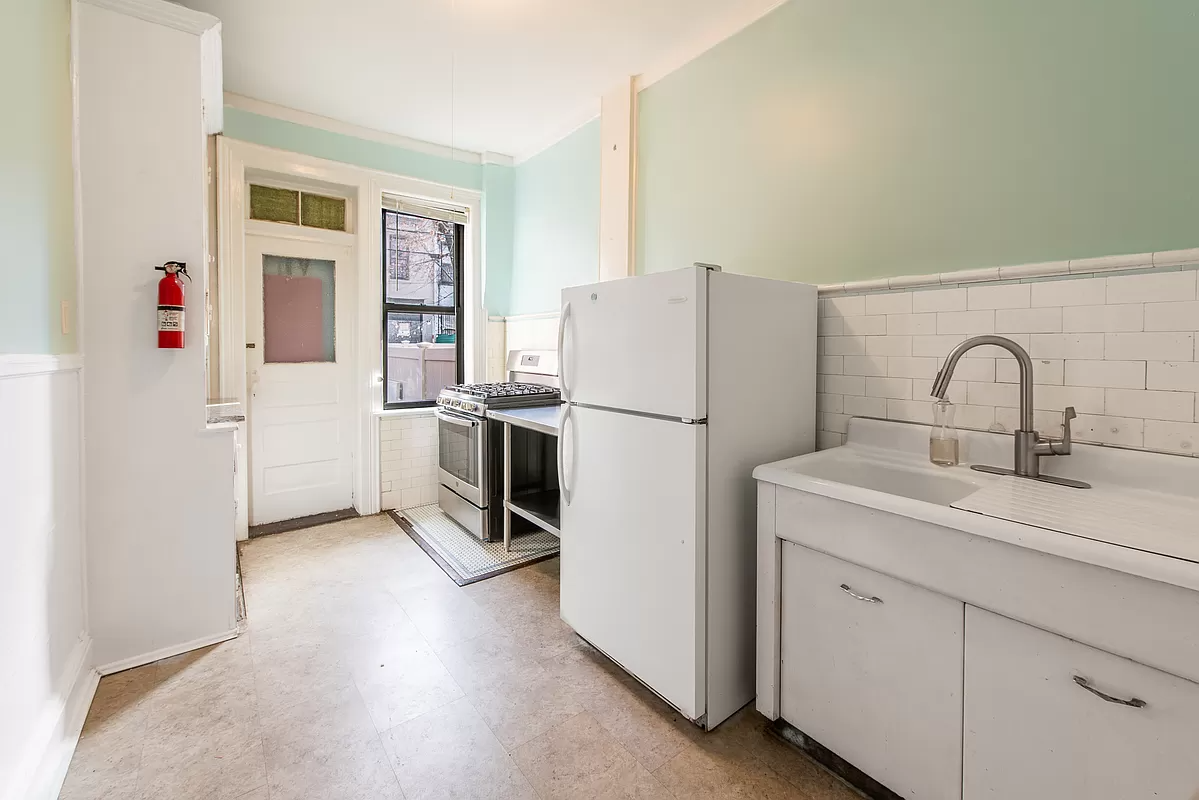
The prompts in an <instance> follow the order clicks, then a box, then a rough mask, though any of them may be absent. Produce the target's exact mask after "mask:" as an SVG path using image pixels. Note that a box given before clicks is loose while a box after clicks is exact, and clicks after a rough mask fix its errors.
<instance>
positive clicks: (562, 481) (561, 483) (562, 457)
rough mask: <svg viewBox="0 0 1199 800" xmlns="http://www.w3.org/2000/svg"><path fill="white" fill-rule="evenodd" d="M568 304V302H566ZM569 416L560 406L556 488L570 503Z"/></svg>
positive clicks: (565, 501)
mask: <svg viewBox="0 0 1199 800" xmlns="http://www.w3.org/2000/svg"><path fill="white" fill-rule="evenodd" d="M567 305H569V304H567ZM569 416H570V406H569V405H563V406H562V416H561V417H560V418H559V419H558V489H559V493H560V494H561V496H562V502H563V503H564V504H566V505H570V487H569V486H568V485H567V483H566V470H565V469H564V467H565V465H566V419H567V417H569Z"/></svg>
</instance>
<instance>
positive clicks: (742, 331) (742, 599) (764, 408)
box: [558, 265, 816, 729]
mask: <svg viewBox="0 0 1199 800" xmlns="http://www.w3.org/2000/svg"><path fill="white" fill-rule="evenodd" d="M558 339H559V341H558V349H559V353H560V363H559V373H560V382H561V388H562V395H563V400H564V401H565V402H566V404H567V405H566V409H565V412H564V413H563V416H562V422H561V428H560V430H559V439H558V447H559V454H558V455H559V474H560V476H561V485H562V500H561V531H562V584H561V592H562V595H561V609H562V619H563V620H565V621H566V622H567V624H569V625H570V626H571V627H572V628H574V630H575V631H576V632H577V633H578V634H579V635H580V636H581V637H582V638H583V639H585V640H587V641H588V642H590V643H591V644H592V645H594V646H595V647H596V648H597V649H599V650H600V651H602V652H603V653H605V654H606V655H607V656H608V657H609V658H611V659H612V660H613V661H615V662H616V663H618V664H620V665H621V667H623V668H624V669H625V670H626V671H628V672H629V673H630V674H632V675H633V676H635V677H636V678H637V679H639V680H640V681H641V682H642V683H644V684H645V685H646V686H648V687H649V688H650V689H652V690H653V691H654V692H656V693H657V694H658V695H659V696H661V697H662V698H664V699H665V700H666V701H667V702H669V703H670V704H671V705H672V706H674V707H675V708H677V709H678V710H679V711H681V712H682V713H683V714H685V715H686V716H687V717H688V718H689V719H691V720H694V721H695V722H697V723H699V724H701V725H704V726H705V727H707V728H709V729H711V728H714V727H716V726H717V725H719V724H720V723H721V722H723V721H724V720H725V719H727V718H728V717H729V716H730V715H731V714H733V712H735V711H736V710H737V709H739V708H741V707H742V706H743V705H745V704H746V703H748V702H750V701H751V700H753V697H754V641H755V594H754V588H755V564H756V556H755V546H756V523H755V520H756V509H755V506H756V492H755V487H754V481H753V479H752V477H751V473H752V471H753V468H754V467H756V466H757V465H759V464H764V463H767V462H770V461H775V460H778V459H781V458H784V457H787V456H793V455H799V454H802V453H807V452H811V451H812V450H813V449H814V446H815V435H816V434H815V428H816V425H815V423H816V287H814V286H809V285H806V284H800V283H790V282H784V281H772V280H766V279H762V278H753V277H748V276H744V275H734V274H730V273H727V272H721V271H719V269H718V268H709V267H703V266H698V265H697V266H696V267H691V268H687V269H681V270H677V271H674V272H664V273H655V274H651V275H644V276H638V277H633V278H626V279H622V280H616V281H609V282H605V283H597V284H593V285H590V286H578V287H574V288H570V289H565V290H563V292H562V309H561V319H560V323H559V331H558Z"/></svg>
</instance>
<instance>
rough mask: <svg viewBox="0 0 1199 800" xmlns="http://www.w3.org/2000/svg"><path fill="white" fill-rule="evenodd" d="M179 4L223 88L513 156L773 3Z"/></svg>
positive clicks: (351, 0) (356, 0) (282, 0)
mask: <svg viewBox="0 0 1199 800" xmlns="http://www.w3.org/2000/svg"><path fill="white" fill-rule="evenodd" d="M182 2H183V4H184V5H186V6H188V7H190V8H194V9H198V10H201V11H207V12H208V13H210V14H213V15H215V16H217V17H219V18H220V19H221V20H222V21H223V22H224V26H223V27H224V49H225V89H226V90H227V91H230V92H235V93H237V94H241V95H246V96H248V97H252V98H255V99H258V100H265V101H267V102H271V103H276V104H279V105H283V106H288V107H290V108H294V109H298V110H300V111H307V112H309V113H313V114H319V115H322V116H326V117H331V118H333V119H336V120H341V121H343V122H348V123H351V124H354V125H360V126H363V127H367V128H373V129H376V130H379V131H384V132H387V133H392V134H398V135H401V136H407V137H411V138H415V139H422V140H425V141H428V142H434V143H437V144H442V145H451V144H452V145H454V146H456V147H459V148H463V149H466V150H473V151H476V152H483V151H492V152H496V153H504V154H507V155H511V156H515V157H517V158H521V157H525V156H528V155H530V154H532V153H535V152H537V151H538V150H541V149H542V148H544V147H546V146H547V145H549V144H552V143H553V142H554V141H556V140H557V139H558V138H560V137H561V136H563V135H565V134H567V133H569V132H570V131H571V130H573V129H574V128H575V127H577V126H578V125H580V124H582V123H583V122H585V121H587V120H588V119H590V118H591V117H593V116H594V115H595V114H597V113H598V112H599V101H598V98H599V96H600V95H601V94H602V93H603V92H605V91H606V90H608V89H610V88H612V87H613V86H615V85H617V84H618V83H619V82H620V80H621V79H622V78H623V77H624V76H627V75H636V74H645V75H646V76H647V77H648V78H649V79H651V80H652V79H656V78H657V77H661V75H662V74H663V73H664V72H667V71H669V70H671V69H673V68H675V67H677V66H678V65H680V64H682V63H683V62H685V61H686V60H689V59H690V58H692V57H694V56H695V55H697V54H698V53H700V52H702V51H703V50H705V49H707V48H708V47H710V46H711V45H712V44H715V43H716V42H718V41H720V40H721V39H724V38H726V37H727V36H729V35H730V34H732V33H733V32H735V31H737V30H739V29H740V28H742V27H744V26H745V25H747V24H749V23H750V22H752V21H753V20H755V19H757V18H759V17H760V16H762V15H763V14H765V13H766V12H767V11H769V10H770V9H771V8H773V7H775V6H777V5H778V4H779V2H780V0H182ZM451 63H452V64H453V80H452V82H451ZM451 85H452V86H453V97H454V103H453V124H452V125H451V103H450V93H451ZM451 138H452V140H453V141H452V142H451Z"/></svg>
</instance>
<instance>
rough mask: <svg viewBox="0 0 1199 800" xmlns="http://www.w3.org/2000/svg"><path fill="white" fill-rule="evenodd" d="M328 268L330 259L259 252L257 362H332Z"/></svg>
mask: <svg viewBox="0 0 1199 800" xmlns="http://www.w3.org/2000/svg"><path fill="white" fill-rule="evenodd" d="M333 270H334V262H333V261H326V260H323V259H316V258H289V257H286V256H273V255H263V257H262V337H263V344H262V350H263V353H262V358H263V361H265V362H267V363H276V364H280V363H297V362H304V361H335V360H336V353H335V347H336V342H335V339H334V322H335V320H334V302H333V299H334V298H333Z"/></svg>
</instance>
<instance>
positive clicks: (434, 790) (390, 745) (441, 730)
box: [382, 699, 537, 800]
mask: <svg viewBox="0 0 1199 800" xmlns="http://www.w3.org/2000/svg"><path fill="white" fill-rule="evenodd" d="M382 739H383V746H384V748H385V749H386V750H387V752H388V754H389V756H390V757H391V763H392V766H393V767H394V768H395V772H396V776H397V777H398V778H399V780H400V788H402V789H403V790H404V796H405V797H406V798H407V800H434V799H435V798H437V799H440V798H492V799H493V800H536V798H537V795H536V793H535V792H534V791H533V788H532V786H530V785H529V782H528V780H526V779H525V776H524V775H523V774H521V771H520V770H519V769H518V768H517V766H516V764H515V762H513V761H512V759H511V758H510V757H509V755H508V752H507V751H506V750H505V749H504V747H503V745H501V744H500V742H499V740H498V739H496V738H495V735H494V734H493V733H492V732H491V730H490V729H489V728H488V727H487V724H486V723H485V722H484V721H483V718H482V717H480V716H479V714H478V712H477V711H475V709H474V707H473V706H472V705H471V704H470V701H469V700H466V699H462V700H457V701H455V702H453V703H450V704H449V705H446V706H443V707H442V708H439V709H437V710H436V711H431V712H429V713H427V714H424V715H422V716H420V717H418V718H416V719H413V720H411V721H409V722H406V723H404V724H403V725H399V726H398V727H395V728H392V729H391V730H389V731H387V732H385V733H384V734H383V736H382Z"/></svg>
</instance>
